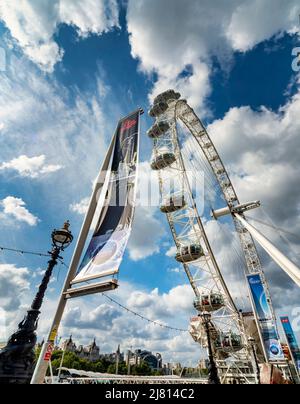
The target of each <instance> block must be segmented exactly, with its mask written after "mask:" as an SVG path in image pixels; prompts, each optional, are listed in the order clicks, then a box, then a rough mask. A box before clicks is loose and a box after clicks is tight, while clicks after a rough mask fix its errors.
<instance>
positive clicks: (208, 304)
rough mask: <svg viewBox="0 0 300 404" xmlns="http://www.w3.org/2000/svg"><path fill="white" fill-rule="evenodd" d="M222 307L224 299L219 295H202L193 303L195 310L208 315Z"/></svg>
mask: <svg viewBox="0 0 300 404" xmlns="http://www.w3.org/2000/svg"><path fill="white" fill-rule="evenodd" d="M224 305H225V301H224V297H223V296H222V295H221V294H219V293H211V294H202V295H201V296H200V297H199V298H198V299H196V300H195V303H194V306H195V308H196V310H198V311H200V312H204V311H207V312H209V313H212V312H214V311H217V310H220V309H221V308H222V307H224Z"/></svg>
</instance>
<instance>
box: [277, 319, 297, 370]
mask: <svg viewBox="0 0 300 404" xmlns="http://www.w3.org/2000/svg"><path fill="white" fill-rule="evenodd" d="M280 320H281V324H282V327H283V330H284V332H285V335H286V339H287V342H288V345H289V348H290V351H291V354H292V357H293V359H294V361H295V365H296V367H297V369H298V370H300V349H299V345H298V341H297V338H296V335H295V333H294V330H293V328H292V324H291V322H290V319H289V318H288V317H281V318H280Z"/></svg>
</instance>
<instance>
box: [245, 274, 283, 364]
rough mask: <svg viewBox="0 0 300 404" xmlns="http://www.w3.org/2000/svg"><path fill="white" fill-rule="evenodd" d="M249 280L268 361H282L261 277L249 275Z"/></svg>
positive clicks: (276, 333) (279, 345) (281, 352)
mask: <svg viewBox="0 0 300 404" xmlns="http://www.w3.org/2000/svg"><path fill="white" fill-rule="evenodd" d="M247 278H248V282H249V286H250V290H251V294H252V300H253V302H254V306H255V310H256V313H257V317H258V321H259V324H260V329H261V332H262V337H263V340H264V346H265V350H266V353H267V355H268V359H269V360H270V361H282V360H284V354H283V350H282V347H281V343H280V339H279V335H278V332H277V328H276V324H274V321H273V318H272V317H273V316H272V311H271V307H270V304H269V303H268V300H267V296H266V291H265V288H264V285H263V282H262V280H261V277H260V275H259V274H257V275H249V276H248V277H247Z"/></svg>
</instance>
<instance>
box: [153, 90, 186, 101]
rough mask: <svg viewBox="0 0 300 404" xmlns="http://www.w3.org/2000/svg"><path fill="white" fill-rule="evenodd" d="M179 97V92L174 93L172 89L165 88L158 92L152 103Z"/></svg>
mask: <svg viewBox="0 0 300 404" xmlns="http://www.w3.org/2000/svg"><path fill="white" fill-rule="evenodd" d="M180 97H181V94H180V93H176V92H175V91H174V90H167V91H165V92H163V93H161V94H159V95H158V96H157V97H156V98H155V99H154V104H158V103H160V102H169V101H173V100H179V99H180Z"/></svg>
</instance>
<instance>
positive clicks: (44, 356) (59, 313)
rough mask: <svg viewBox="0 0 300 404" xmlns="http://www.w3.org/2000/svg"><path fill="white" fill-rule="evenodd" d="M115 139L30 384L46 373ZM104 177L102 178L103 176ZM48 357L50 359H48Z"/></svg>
mask: <svg viewBox="0 0 300 404" xmlns="http://www.w3.org/2000/svg"><path fill="white" fill-rule="evenodd" d="M115 141H116V135H114V136H113V139H112V142H111V144H110V147H109V150H108V153H107V156H106V159H105V161H104V163H103V166H102V168H101V171H100V174H99V176H98V179H97V183H96V185H95V187H94V190H93V194H92V197H91V200H90V204H89V207H88V211H87V213H86V216H85V219H84V222H83V225H82V228H81V231H80V235H79V238H78V241H77V245H76V248H75V251H74V254H73V257H72V261H71V264H70V268H69V272H68V275H67V278H66V281H65V285H64V288H63V290H62V293H61V296H60V300H59V304H58V307H57V310H56V314H55V316H54V320H53V323H52V326H51V329H50V332H49V335H48V338H47V342H45V343H44V345H43V347H42V350H41V353H40V356H39V359H38V362H37V365H36V367H35V371H34V374H33V377H32V380H31V384H43V383H44V380H45V377H46V374H47V370H48V366H49V360H50V361H51V354H52V352H53V349H54V343H55V338H56V336H57V333H58V329H59V326H60V323H61V320H62V317H63V314H64V311H65V308H66V304H67V299H66V298H65V295H64V293H65V292H66V291H67V290H68V289H70V287H71V282H72V280H73V279H74V277H75V275H76V272H77V269H78V266H79V264H80V259H81V256H82V253H83V249H84V246H85V243H86V240H87V237H88V235H89V231H90V228H91V224H92V221H93V218H94V215H95V212H96V209H97V204H98V197H99V192H100V191H101V189H102V187H103V185H104V183H105V174H106V173H105V171H107V170H108V168H109V164H110V160H111V156H112V152H113V149H114V145H115ZM103 177H104V178H103ZM49 358H50V359H49Z"/></svg>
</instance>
